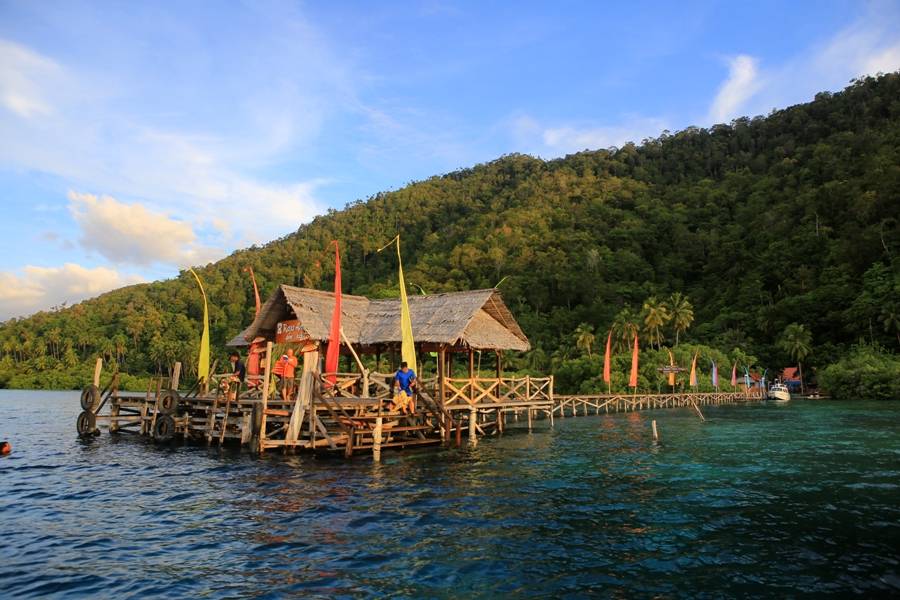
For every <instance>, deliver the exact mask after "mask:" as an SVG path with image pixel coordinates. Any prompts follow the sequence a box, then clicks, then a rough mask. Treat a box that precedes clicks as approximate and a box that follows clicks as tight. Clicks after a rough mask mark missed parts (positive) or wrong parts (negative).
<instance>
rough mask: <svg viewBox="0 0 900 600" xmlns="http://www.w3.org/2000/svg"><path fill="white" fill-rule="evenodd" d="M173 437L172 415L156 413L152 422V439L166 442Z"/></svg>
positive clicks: (173, 420)
mask: <svg viewBox="0 0 900 600" xmlns="http://www.w3.org/2000/svg"><path fill="white" fill-rule="evenodd" d="M173 437H175V419H174V418H172V415H158V416H157V417H156V423H154V424H153V439H154V440H156V441H157V442H168V441H169V440H171V439H172V438H173Z"/></svg>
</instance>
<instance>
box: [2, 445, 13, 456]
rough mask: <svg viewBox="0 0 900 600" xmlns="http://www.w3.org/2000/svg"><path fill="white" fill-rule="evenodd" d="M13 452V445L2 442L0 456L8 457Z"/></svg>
mask: <svg viewBox="0 0 900 600" xmlns="http://www.w3.org/2000/svg"><path fill="white" fill-rule="evenodd" d="M10 452H12V444H10V443H9V442H0V456H6V455H7V454H9V453H10Z"/></svg>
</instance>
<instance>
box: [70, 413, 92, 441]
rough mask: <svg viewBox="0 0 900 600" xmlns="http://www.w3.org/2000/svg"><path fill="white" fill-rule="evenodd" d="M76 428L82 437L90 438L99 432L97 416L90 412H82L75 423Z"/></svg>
mask: <svg viewBox="0 0 900 600" xmlns="http://www.w3.org/2000/svg"><path fill="white" fill-rule="evenodd" d="M75 428H76V429H77V430H78V435H80V436H81V437H90V436H92V435H94V434H95V433H96V432H97V416H96V415H95V414H94V413H92V412H91V411H89V410H85V411H82V412H81V414H80V415H78V420H77V421H75Z"/></svg>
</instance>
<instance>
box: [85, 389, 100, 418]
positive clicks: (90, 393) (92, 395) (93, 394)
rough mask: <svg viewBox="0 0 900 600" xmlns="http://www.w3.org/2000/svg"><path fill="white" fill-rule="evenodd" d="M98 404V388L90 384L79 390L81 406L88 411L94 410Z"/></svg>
mask: <svg viewBox="0 0 900 600" xmlns="http://www.w3.org/2000/svg"><path fill="white" fill-rule="evenodd" d="M98 406H100V388H98V387H97V386H96V385H94V384H91V385H88V386H85V388H84V389H83V390H81V408H82V410H86V411H88V412H94V411H95V410H97V407H98Z"/></svg>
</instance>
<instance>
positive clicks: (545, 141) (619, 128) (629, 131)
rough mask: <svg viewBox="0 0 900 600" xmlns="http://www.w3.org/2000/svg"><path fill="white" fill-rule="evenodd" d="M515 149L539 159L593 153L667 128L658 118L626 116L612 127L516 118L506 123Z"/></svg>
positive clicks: (637, 141) (521, 116) (639, 139)
mask: <svg viewBox="0 0 900 600" xmlns="http://www.w3.org/2000/svg"><path fill="white" fill-rule="evenodd" d="M507 128H508V130H509V132H510V134H511V136H512V138H513V140H514V144H515V145H516V147H517V150H518V151H520V152H527V153H530V154H535V155H537V156H543V157H547V158H550V157H556V156H561V155H563V154H568V153H572V152H580V151H582V150H596V149H598V148H609V147H612V146H616V147H619V146H623V145H625V144H627V143H628V142H634V143H636V144H639V143H640V142H641V141H642V140H644V139H646V138H648V137H656V136H658V135H659V134H660V133H661V132H662V131H663V130H664V129H666V128H667V122H666V120H665V119H663V118H660V117H641V116H636V115H626V116H624V117H622V118H621V119H620V120H619V121H618V122H617V123H614V124H608V125H607V124H600V123H594V122H578V123H554V124H548V123H543V122H540V121H538V120H537V119H535V118H534V117H531V116H529V115H517V116H516V117H514V118H512V119H510V120H509V121H508V122H507Z"/></svg>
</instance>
